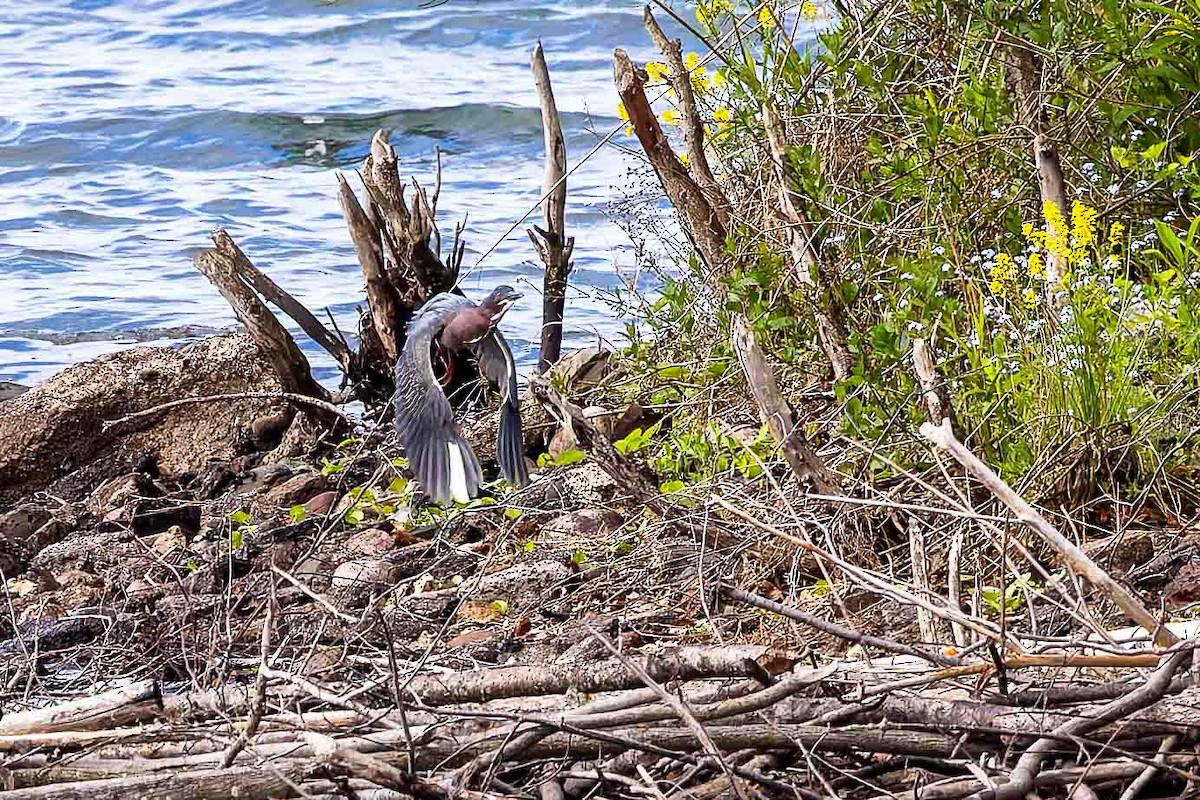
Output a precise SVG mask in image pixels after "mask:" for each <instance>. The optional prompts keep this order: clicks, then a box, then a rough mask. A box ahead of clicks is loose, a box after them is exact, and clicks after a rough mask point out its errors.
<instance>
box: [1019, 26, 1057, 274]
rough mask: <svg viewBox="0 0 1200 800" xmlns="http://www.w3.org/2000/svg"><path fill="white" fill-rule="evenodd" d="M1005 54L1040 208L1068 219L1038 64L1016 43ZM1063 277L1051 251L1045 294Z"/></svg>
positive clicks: (1029, 49)
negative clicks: (1029, 136) (1029, 141)
mask: <svg viewBox="0 0 1200 800" xmlns="http://www.w3.org/2000/svg"><path fill="white" fill-rule="evenodd" d="M1005 52H1006V53H1007V54H1008V58H1009V59H1010V60H1009V62H1008V63H1007V64H1006V65H1005V67H1006V69H1005V74H1004V78H1005V83H1007V84H1008V88H1009V91H1010V92H1012V93H1013V94H1014V95H1016V99H1017V106H1018V113H1019V114H1020V120H1021V123H1022V124H1023V125H1025V126H1026V127H1027V128H1029V130H1030V131H1031V132H1032V133H1033V160H1034V163H1035V165H1036V166H1037V171H1038V188H1039V189H1040V192H1041V196H1042V205H1043V207H1045V206H1046V205H1047V204H1053V205H1055V206H1057V207H1058V211H1059V213H1060V214H1061V215H1062V218H1063V219H1064V220H1066V219H1070V213H1071V210H1070V206H1069V205H1068V203H1067V182H1066V180H1065V179H1064V178H1063V171H1062V163H1061V162H1060V161H1059V157H1058V148H1057V147H1055V145H1054V142H1053V140H1051V139H1050V137H1049V136H1048V135H1047V133H1046V128H1047V124H1048V118H1047V115H1046V104H1045V103H1044V102H1043V99H1042V95H1043V92H1044V90H1043V89H1042V67H1041V60H1040V59H1039V58H1038V56H1037V54H1036V53H1035V52H1034V50H1033V48H1032V47H1031V46H1030V45H1029V44H1027V43H1025V42H1022V41H1019V40H1013V41H1010V42H1009V44H1008V47H1007V48H1006V49H1005ZM1066 274H1067V265H1066V263H1065V260H1064V259H1063V256H1062V255H1061V253H1059V252H1055V251H1053V250H1052V251H1051V252H1050V258H1049V259H1048V263H1047V264H1046V291H1047V292H1054V291H1056V290H1057V288H1058V285H1059V282H1060V281H1061V280H1062V278H1063V276H1065V275H1066Z"/></svg>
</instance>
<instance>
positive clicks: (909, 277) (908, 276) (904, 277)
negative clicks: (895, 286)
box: [900, 272, 917, 281]
mask: <svg viewBox="0 0 1200 800" xmlns="http://www.w3.org/2000/svg"><path fill="white" fill-rule="evenodd" d="M915 277H917V276H916V275H913V274H912V273H911V272H905V273H903V274H902V275H901V276H900V280H902V281H911V280H912V279H913V278H915Z"/></svg>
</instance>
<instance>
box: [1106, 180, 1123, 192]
mask: <svg viewBox="0 0 1200 800" xmlns="http://www.w3.org/2000/svg"><path fill="white" fill-rule="evenodd" d="M1119 191H1121V184H1119V183H1110V184H1109V185H1108V193H1109V194H1116V193H1117V192H1119Z"/></svg>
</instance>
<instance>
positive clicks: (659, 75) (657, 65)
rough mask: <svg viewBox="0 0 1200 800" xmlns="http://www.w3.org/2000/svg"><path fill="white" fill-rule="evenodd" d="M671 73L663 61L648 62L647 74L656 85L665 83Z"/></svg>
mask: <svg viewBox="0 0 1200 800" xmlns="http://www.w3.org/2000/svg"><path fill="white" fill-rule="evenodd" d="M670 73H671V71H670V70H669V69H667V65H666V64H664V63H662V62H661V61H647V62H646V74H647V75H649V76H650V80H651V81H653V82H654V83H661V82H662V81H665V80H666V79H667V76H668V75H669V74H670Z"/></svg>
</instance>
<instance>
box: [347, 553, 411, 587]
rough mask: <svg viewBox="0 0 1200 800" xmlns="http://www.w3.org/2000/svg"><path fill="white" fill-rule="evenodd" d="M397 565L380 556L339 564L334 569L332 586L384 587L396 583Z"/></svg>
mask: <svg viewBox="0 0 1200 800" xmlns="http://www.w3.org/2000/svg"><path fill="white" fill-rule="evenodd" d="M396 570H397V567H396V565H395V564H391V563H388V562H387V561H383V560H381V559H378V558H359V559H355V560H353V561H347V562H345V563H343V564H339V565H338V568H337V569H336V570H334V571H333V583H332V588H334V589H340V588H347V587H358V586H369V587H370V588H372V589H382V588H384V587H387V586H391V585H392V584H393V583H395V575H396Z"/></svg>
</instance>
